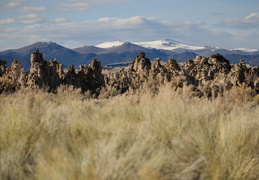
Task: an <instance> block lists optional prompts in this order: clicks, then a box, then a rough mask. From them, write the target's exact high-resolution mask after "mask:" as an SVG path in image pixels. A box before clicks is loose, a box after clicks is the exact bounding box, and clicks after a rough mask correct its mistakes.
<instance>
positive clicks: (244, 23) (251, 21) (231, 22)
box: [221, 13, 259, 29]
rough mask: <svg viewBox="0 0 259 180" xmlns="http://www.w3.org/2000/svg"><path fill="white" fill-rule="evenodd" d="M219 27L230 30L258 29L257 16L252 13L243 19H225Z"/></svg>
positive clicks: (258, 18)
mask: <svg viewBox="0 0 259 180" xmlns="http://www.w3.org/2000/svg"><path fill="white" fill-rule="evenodd" d="M221 25H223V26H228V27H232V28H247V29H248V28H258V27H259V14H258V13H252V14H250V15H248V16H245V17H244V18H226V19H225V20H224V21H223V22H222V23H221Z"/></svg>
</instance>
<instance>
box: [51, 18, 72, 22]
mask: <svg viewBox="0 0 259 180" xmlns="http://www.w3.org/2000/svg"><path fill="white" fill-rule="evenodd" d="M51 22H53V23H65V22H68V19H66V18H55V19H53V20H51Z"/></svg>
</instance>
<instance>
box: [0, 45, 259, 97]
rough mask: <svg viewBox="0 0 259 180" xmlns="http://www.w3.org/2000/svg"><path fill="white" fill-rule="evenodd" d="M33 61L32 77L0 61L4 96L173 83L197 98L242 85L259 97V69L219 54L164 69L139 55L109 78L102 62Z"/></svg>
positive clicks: (33, 56)
mask: <svg viewBox="0 0 259 180" xmlns="http://www.w3.org/2000/svg"><path fill="white" fill-rule="evenodd" d="M30 60H31V68H30V72H29V74H26V72H25V70H24V69H20V63H19V62H18V61H17V60H14V61H13V63H12V66H11V67H8V68H6V67H5V64H6V62H5V61H3V60H0V92H1V93H2V92H9V91H15V90H17V89H19V88H21V87H29V88H32V89H38V88H45V89H47V90H48V91H50V92H55V91H56V89H57V87H59V86H60V85H66V86H73V87H74V88H80V89H81V90H82V92H85V91H90V92H91V93H94V94H96V95H98V94H99V93H100V90H101V89H105V88H106V87H113V88H114V89H116V90H118V91H119V92H121V93H123V92H126V91H127V90H128V89H133V90H136V89H138V88H140V87H141V86H143V85H147V86H148V87H150V88H153V89H156V90H157V89H158V88H159V86H160V85H161V84H165V83H171V85H172V86H173V87H175V88H181V87H183V85H184V84H186V85H191V86H193V91H194V94H196V95H198V96H203V95H205V96H211V95H212V94H218V93H220V92H223V91H224V90H227V89H231V88H232V87H233V86H241V85H242V86H243V85H244V86H247V87H251V88H252V89H253V91H254V92H255V93H259V78H258V76H259V67H250V66H248V65H246V63H245V62H244V61H243V60H241V61H240V63H239V64H237V65H230V63H229V61H228V60H226V59H225V58H224V57H223V56H222V55H220V54H214V55H211V56H210V57H201V56H197V57H196V58H195V59H193V60H188V61H187V62H184V63H181V64H178V63H177V61H176V60H174V59H170V60H168V62H167V63H166V64H165V65H162V64H161V63H160V60H161V59H160V58H155V59H154V63H153V64H151V62H150V60H149V59H148V58H146V57H145V54H144V53H139V54H138V55H137V56H136V58H135V59H134V61H133V62H132V64H131V65H130V66H129V67H128V68H122V69H121V70H120V71H118V72H115V73H106V74H102V66H101V62H100V61H98V60H97V59H93V60H92V63H91V64H89V65H82V66H80V69H79V70H76V69H75V68H74V66H73V65H70V66H68V68H67V70H65V71H64V70H63V67H62V64H59V63H58V62H57V60H53V61H52V60H50V61H45V60H44V59H43V55H42V54H41V53H40V52H39V51H38V50H36V51H35V52H33V53H32V54H31V59H30Z"/></svg>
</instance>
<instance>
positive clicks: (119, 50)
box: [0, 39, 259, 70]
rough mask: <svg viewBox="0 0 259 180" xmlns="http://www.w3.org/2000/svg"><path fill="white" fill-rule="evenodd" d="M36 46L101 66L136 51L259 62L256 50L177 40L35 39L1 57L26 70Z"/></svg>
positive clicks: (47, 55)
mask: <svg viewBox="0 0 259 180" xmlns="http://www.w3.org/2000/svg"><path fill="white" fill-rule="evenodd" d="M36 48H38V49H39V51H40V52H41V53H43V56H44V59H45V60H49V59H52V60H53V59H57V60H58V62H59V63H61V64H64V66H65V67H66V66H68V65H71V64H73V65H75V66H76V67H78V66H79V65H80V64H89V63H90V62H91V60H92V59H93V58H96V59H98V60H100V61H101V62H102V65H103V66H106V65H108V64H111V63H118V62H128V61H132V60H133V59H134V57H135V56H136V54H138V53H139V52H144V53H145V54H146V57H148V58H149V59H151V60H152V59H153V58H157V57H160V58H162V61H167V60H168V59H176V60H177V61H178V62H183V61H187V60H188V59H194V58H195V57H196V55H201V56H210V55H211V54H216V53H219V54H222V55H223V56H225V57H226V58H227V59H228V60H230V62H231V63H233V64H235V63H238V62H239V61H240V59H244V60H245V61H246V62H247V63H248V64H251V65H253V66H258V65H259V50H254V49H252V50H250V49H225V48H218V47H210V46H195V45H190V44H185V43H181V42H178V41H174V40H170V39H165V40H158V41H148V42H123V41H114V42H104V43H101V44H99V45H96V46H83V47H78V48H74V49H69V48H66V47H64V46H62V45H59V44H57V43H55V42H37V43H34V44H32V45H29V46H25V47H22V48H19V49H12V50H6V51H2V52H0V59H3V60H6V61H7V66H10V65H11V62H12V61H13V60H14V59H15V58H16V59H18V61H19V62H21V63H22V67H23V68H25V69H26V70H29V67H30V54H31V52H34V51H35V49H36Z"/></svg>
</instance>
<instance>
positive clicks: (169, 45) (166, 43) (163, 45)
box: [96, 39, 205, 50]
mask: <svg viewBox="0 0 259 180" xmlns="http://www.w3.org/2000/svg"><path fill="white" fill-rule="evenodd" d="M124 43H125V41H121V40H119V41H112V42H104V43H102V44H98V45H96V47H99V48H112V47H117V46H121V45H122V44H124ZM131 43H132V44H135V45H139V46H142V47H145V48H150V49H153V48H155V49H163V50H176V49H189V50H202V49H205V47H201V46H193V45H188V44H184V43H181V42H179V41H175V40H171V39H164V40H157V41H145V42H131Z"/></svg>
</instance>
